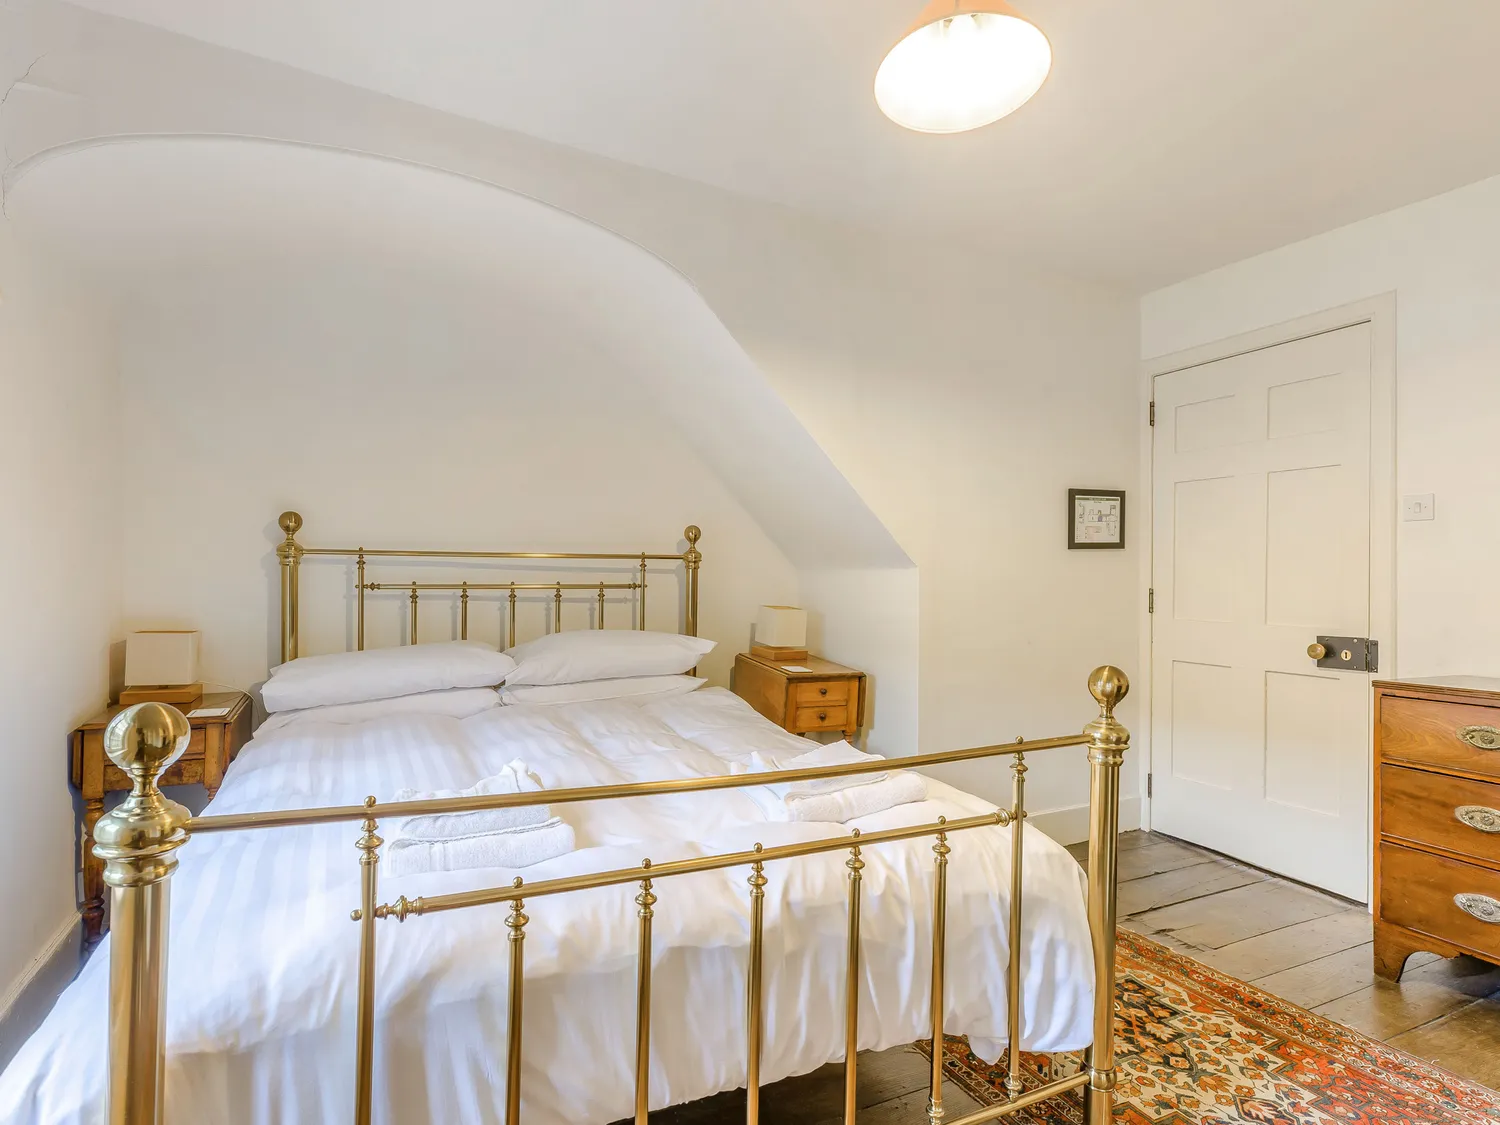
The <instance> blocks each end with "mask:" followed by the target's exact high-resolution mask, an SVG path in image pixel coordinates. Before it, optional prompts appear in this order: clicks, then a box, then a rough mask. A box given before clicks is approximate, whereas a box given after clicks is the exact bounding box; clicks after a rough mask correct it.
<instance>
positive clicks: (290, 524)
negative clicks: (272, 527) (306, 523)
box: [276, 512, 302, 539]
mask: <svg viewBox="0 0 1500 1125" xmlns="http://www.w3.org/2000/svg"><path fill="white" fill-rule="evenodd" d="M276 526H277V527H279V528H281V530H282V531H284V532H286V537H287V538H288V539H290V538H292V536H294V535H296V534H297V532H299V531H301V530H302V517H301V515H299V514H298V513H296V512H282V513H281V515H279V516H277V517H276Z"/></svg>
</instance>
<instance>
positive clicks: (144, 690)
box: [120, 629, 203, 707]
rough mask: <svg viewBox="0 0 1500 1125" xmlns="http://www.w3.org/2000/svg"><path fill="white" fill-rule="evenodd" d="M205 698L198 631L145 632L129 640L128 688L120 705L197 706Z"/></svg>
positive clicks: (153, 630)
mask: <svg viewBox="0 0 1500 1125" xmlns="http://www.w3.org/2000/svg"><path fill="white" fill-rule="evenodd" d="M202 698H203V684H202V683H200V682H199V680H198V631H197V630H196V629H142V630H140V631H138V632H135V633H131V634H130V636H128V637H126V638H125V689H124V690H123V691H121V692H120V706H122V707H128V706H129V705H130V704H132V703H171V704H173V705H174V706H181V705H182V704H190V705H196V704H197V703H198V701H199V700H200V699H202Z"/></svg>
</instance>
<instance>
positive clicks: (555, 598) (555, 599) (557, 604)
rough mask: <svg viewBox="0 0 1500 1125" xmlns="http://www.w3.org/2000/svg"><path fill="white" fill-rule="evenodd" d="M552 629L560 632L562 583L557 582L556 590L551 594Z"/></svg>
mask: <svg viewBox="0 0 1500 1125" xmlns="http://www.w3.org/2000/svg"><path fill="white" fill-rule="evenodd" d="M552 631H553V632H554V633H561V632H562V583H561V582H559V583H558V584H557V589H556V591H554V592H553V594H552Z"/></svg>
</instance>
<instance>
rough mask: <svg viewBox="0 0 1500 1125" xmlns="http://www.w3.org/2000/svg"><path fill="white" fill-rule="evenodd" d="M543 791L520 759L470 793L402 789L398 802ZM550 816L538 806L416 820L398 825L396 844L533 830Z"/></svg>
mask: <svg viewBox="0 0 1500 1125" xmlns="http://www.w3.org/2000/svg"><path fill="white" fill-rule="evenodd" d="M541 787H542V784H541V782H540V781H539V780H538V779H537V778H536V777H535V776H533V775H532V774H531V772H530V771H529V770H527V768H526V763H525V762H523V761H521V760H520V759H519V758H518V759H516V760H515V761H513V762H511V763H510V764H509V765H507V766H506V767H505V768H504V769H503V770H501V771H500V772H499V773H497V774H493V775H491V776H490V777H487V778H485V779H484V780H483V781H480V782H477V783H476V784H474V785H471V786H470V787H469V788H467V789H437V790H434V791H432V792H430V793H419V792H417V791H416V790H415V789H403V790H401V791H400V792H399V793H397V794H396V797H395V799H396V800H398V801H428V800H438V799H442V798H447V797H478V796H492V795H494V794H496V793H535V792H537V791H539V790H540V789H541ZM551 815H552V814H551V812H550V811H548V809H547V806H546V805H544V804H536V805H518V806H517V807H515V808H510V809H481V810H479V811H477V812H460V813H437V814H434V815H431V816H413V817H408V818H407V819H406V820H404V821H400V822H398V827H397V830H396V836H395V840H394V841H393V843H394V842H398V841H400V840H403V839H410V840H452V839H455V838H457V837H460V836H480V835H483V834H484V833H486V832H506V831H509V830H510V829H512V828H534V827H536V826H537V825H541V824H546V823H547V821H548V819H549V818H550V817H551Z"/></svg>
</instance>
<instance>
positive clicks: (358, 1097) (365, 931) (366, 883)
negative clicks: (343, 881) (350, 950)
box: [350, 797, 385, 1125]
mask: <svg viewBox="0 0 1500 1125" xmlns="http://www.w3.org/2000/svg"><path fill="white" fill-rule="evenodd" d="M374 804H375V798H374V797H366V798H365V808H366V809H367V810H368V809H370V808H372V807H373V806H374ZM376 827H378V826H377V825H376V823H375V818H374V817H373V816H370V815H368V813H367V814H366V816H365V818H364V821H363V822H362V823H361V825H360V828H361V832H360V836H359V842H358V843H357V844H355V847H357V848H359V884H360V891H359V909H358V910H356V911H354V912H353V913H352V914H351V915H350V917H352V918H353V919H354V920H355V921H356V922H358V923H359V976H358V989H359V997H358V1000H357V1001H356V1009H355V1033H354V1034H355V1041H354V1125H370V1120H371V1117H372V1115H373V1114H374V1112H375V920H376V918H377V917H378V914H377V912H376V909H375V904H376V903H377V902H379V901H380V900H379V899H378V898H377V896H376V893H375V892H376V890H377V889H378V888H377V886H376V874H377V872H376V869H377V868H378V867H379V865H380V845H381V844H383V843H385V841H384V840H382V839H381V838H380V837H379V836H377V835H376V834H375V829H376Z"/></svg>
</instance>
